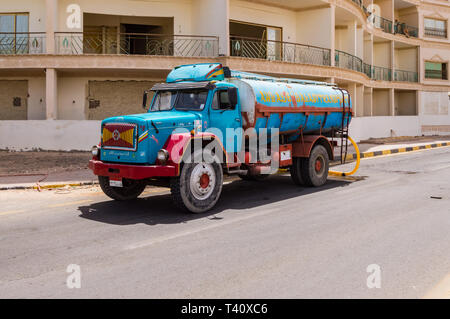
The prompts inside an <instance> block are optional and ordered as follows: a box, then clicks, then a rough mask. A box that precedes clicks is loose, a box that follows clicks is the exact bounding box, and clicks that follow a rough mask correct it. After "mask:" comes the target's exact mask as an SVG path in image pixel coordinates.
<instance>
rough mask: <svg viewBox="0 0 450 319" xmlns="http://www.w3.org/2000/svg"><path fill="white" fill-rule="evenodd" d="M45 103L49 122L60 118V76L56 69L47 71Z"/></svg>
mask: <svg viewBox="0 0 450 319" xmlns="http://www.w3.org/2000/svg"><path fill="white" fill-rule="evenodd" d="M45 102H46V117H47V120H56V119H57V118H58V74H57V72H56V69H46V71H45Z"/></svg>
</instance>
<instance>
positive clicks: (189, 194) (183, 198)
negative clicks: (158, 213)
mask: <svg viewBox="0 0 450 319" xmlns="http://www.w3.org/2000/svg"><path fill="white" fill-rule="evenodd" d="M194 157H195V156H194ZM222 183H223V172H222V166H221V165H220V163H219V161H218V160H217V158H214V159H213V160H212V161H207V162H204V161H201V162H198V163H184V164H183V166H182V168H181V173H180V176H179V177H175V178H173V179H172V180H171V183H170V190H171V193H172V198H173V201H174V204H175V205H176V206H177V207H178V208H181V209H183V210H187V211H189V212H191V213H195V214H198V213H204V212H206V211H208V210H210V209H211V208H213V207H214V205H216V203H217V201H218V200H219V197H220V194H221V193H222Z"/></svg>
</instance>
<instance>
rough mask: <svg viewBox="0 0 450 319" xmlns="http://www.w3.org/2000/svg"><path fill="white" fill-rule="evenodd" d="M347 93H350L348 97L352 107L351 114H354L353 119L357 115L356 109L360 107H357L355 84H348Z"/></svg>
mask: <svg viewBox="0 0 450 319" xmlns="http://www.w3.org/2000/svg"><path fill="white" fill-rule="evenodd" d="M347 90H348V93H350V97H351V99H352V107H353V113H354V114H355V117H356V116H357V115H358V114H359V110H358V108H359V107H360V106H359V105H358V93H357V91H356V83H355V82H351V83H349V84H348V88H347Z"/></svg>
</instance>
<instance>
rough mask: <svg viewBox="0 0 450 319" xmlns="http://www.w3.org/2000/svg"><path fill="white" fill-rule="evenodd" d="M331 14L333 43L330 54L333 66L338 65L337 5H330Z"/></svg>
mask: <svg viewBox="0 0 450 319" xmlns="http://www.w3.org/2000/svg"><path fill="white" fill-rule="evenodd" d="M330 15H331V23H330V34H331V37H330V38H331V40H330V41H331V43H330V49H331V50H330V55H331V57H330V58H331V66H335V65H336V58H335V57H336V5H334V4H332V5H331V6H330Z"/></svg>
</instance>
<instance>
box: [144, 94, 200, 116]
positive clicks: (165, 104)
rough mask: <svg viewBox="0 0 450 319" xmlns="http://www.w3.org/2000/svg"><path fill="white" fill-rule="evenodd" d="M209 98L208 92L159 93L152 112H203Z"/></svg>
mask: <svg viewBox="0 0 450 319" xmlns="http://www.w3.org/2000/svg"><path fill="white" fill-rule="evenodd" d="M207 98H208V90H180V91H158V92H156V97H155V99H154V100H153V104H152V107H151V111H167V110H170V109H172V107H175V108H176V109H177V110H203V108H204V107H205V104H206V99H207Z"/></svg>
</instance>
